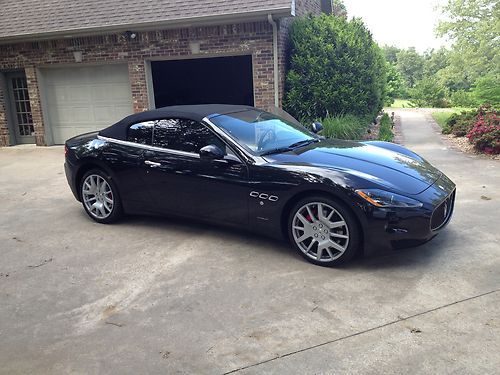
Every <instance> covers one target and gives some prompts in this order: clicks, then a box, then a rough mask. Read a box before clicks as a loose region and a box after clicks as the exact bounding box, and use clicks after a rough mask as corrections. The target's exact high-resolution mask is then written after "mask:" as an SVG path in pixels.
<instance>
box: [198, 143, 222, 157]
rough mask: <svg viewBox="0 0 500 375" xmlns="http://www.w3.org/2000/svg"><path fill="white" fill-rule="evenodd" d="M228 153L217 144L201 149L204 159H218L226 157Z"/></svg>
mask: <svg viewBox="0 0 500 375" xmlns="http://www.w3.org/2000/svg"><path fill="white" fill-rule="evenodd" d="M225 155H226V154H225V153H224V151H222V150H221V149H220V148H219V147H217V146H216V145H208V146H205V147H202V148H201V149H200V157H201V158H202V159H208V160H216V159H224V156H225Z"/></svg>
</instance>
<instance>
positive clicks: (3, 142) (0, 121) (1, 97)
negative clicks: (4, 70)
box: [0, 74, 10, 146]
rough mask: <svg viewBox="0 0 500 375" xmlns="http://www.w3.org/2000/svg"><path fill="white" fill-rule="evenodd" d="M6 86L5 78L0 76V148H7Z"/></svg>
mask: <svg viewBox="0 0 500 375" xmlns="http://www.w3.org/2000/svg"><path fill="white" fill-rule="evenodd" d="M6 87H7V85H6V83H5V77H4V75H3V74H0V146H8V145H9V144H10V141H9V129H8V128H7V112H6V106H7V98H6V96H7V93H6V92H5V89H6Z"/></svg>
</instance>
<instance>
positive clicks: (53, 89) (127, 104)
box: [42, 64, 132, 144]
mask: <svg viewBox="0 0 500 375" xmlns="http://www.w3.org/2000/svg"><path fill="white" fill-rule="evenodd" d="M42 74H43V78H44V83H45V86H44V87H45V91H44V94H45V95H44V101H45V103H46V108H47V117H48V119H47V120H48V121H47V122H48V124H47V125H48V126H50V128H51V131H52V135H53V140H54V143H56V144H61V143H64V142H65V141H66V139H68V138H71V137H73V136H75V135H78V134H81V133H86V132H91V131H95V130H100V129H103V128H105V127H107V126H109V125H111V124H113V123H115V122H116V121H118V120H120V119H122V118H123V117H125V116H127V115H129V114H130V113H131V112H132V96H131V91H130V82H129V77H128V67H127V65H124V64H120V65H103V66H86V67H74V68H56V69H46V70H44V71H43V72H42Z"/></svg>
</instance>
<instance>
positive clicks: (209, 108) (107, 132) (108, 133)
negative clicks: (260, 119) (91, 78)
mask: <svg viewBox="0 0 500 375" xmlns="http://www.w3.org/2000/svg"><path fill="white" fill-rule="evenodd" d="M246 110H255V108H253V107H249V106H244V105H229V104H199V105H179V106H172V107H163V108H158V109H153V110H150V111H145V112H140V113H135V114H133V115H130V116H127V117H125V118H124V119H123V120H120V121H118V122H117V123H116V124H114V125H111V126H109V127H107V128H106V129H103V130H101V131H100V132H99V135H102V136H103V137H108V138H114V139H119V140H126V139H127V129H128V127H129V126H130V125H133V124H137V123H139V122H144V121H153V120H161V119H168V118H183V119H188V120H194V121H201V120H203V119H204V118H205V117H208V118H210V117H213V116H214V115H225V114H228V113H234V112H241V111H246Z"/></svg>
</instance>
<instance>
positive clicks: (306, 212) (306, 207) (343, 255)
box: [287, 196, 361, 267]
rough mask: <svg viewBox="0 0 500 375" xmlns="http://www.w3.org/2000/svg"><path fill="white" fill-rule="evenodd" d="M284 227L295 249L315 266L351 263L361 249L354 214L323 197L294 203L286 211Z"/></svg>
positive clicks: (308, 198)
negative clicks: (286, 227) (288, 211)
mask: <svg viewBox="0 0 500 375" xmlns="http://www.w3.org/2000/svg"><path fill="white" fill-rule="evenodd" d="M319 212H322V214H321V217H320V216H319V215H318V214H319ZM287 225H288V236H289V239H290V242H291V243H292V245H293V246H294V247H295V249H296V250H297V251H298V252H299V254H300V255H302V256H303V257H304V258H305V259H306V260H307V261H309V262H311V263H313V264H316V265H318V266H324V267H333V266H338V265H340V264H343V263H345V262H347V261H349V260H350V259H352V257H353V256H354V255H355V254H356V252H357V251H358V250H359V248H360V245H361V230H360V228H359V225H358V223H357V221H356V219H355V217H354V214H353V213H352V212H351V210H349V209H348V208H346V207H345V206H344V205H343V204H340V203H338V202H337V201H335V200H333V199H330V198H328V197H325V196H311V197H307V198H304V199H301V200H300V201H298V202H297V203H296V204H295V205H294V206H293V208H292V210H291V211H290V215H289V218H288V223H287Z"/></svg>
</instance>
